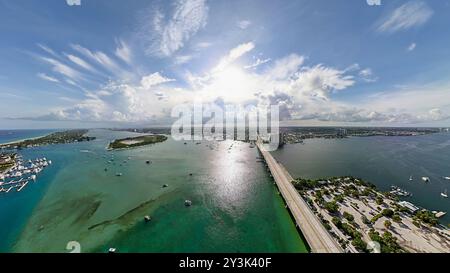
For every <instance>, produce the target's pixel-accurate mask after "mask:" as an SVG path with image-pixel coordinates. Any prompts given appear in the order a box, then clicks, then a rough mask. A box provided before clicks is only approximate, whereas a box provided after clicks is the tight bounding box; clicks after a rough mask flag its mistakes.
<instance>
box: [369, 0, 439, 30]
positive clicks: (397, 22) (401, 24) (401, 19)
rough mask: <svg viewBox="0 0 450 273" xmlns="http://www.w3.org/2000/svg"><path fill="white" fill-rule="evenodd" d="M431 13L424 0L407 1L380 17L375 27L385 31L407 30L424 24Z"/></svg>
mask: <svg viewBox="0 0 450 273" xmlns="http://www.w3.org/2000/svg"><path fill="white" fill-rule="evenodd" d="M433 13H434V12H433V10H432V9H431V8H430V7H429V6H428V4H427V3H425V2H424V1H418V0H417V1H416V0H414V1H409V2H407V3H405V4H403V5H401V6H400V7H398V8H397V9H395V10H394V11H392V12H391V13H390V14H388V15H387V16H386V17H384V18H382V19H381V20H380V21H379V22H378V23H377V24H376V29H377V31H378V32H387V33H394V32H397V31H401V30H407V29H410V28H412V27H417V26H421V25H423V24H425V23H426V22H427V21H428V20H429V19H430V18H431V17H432V16H433Z"/></svg>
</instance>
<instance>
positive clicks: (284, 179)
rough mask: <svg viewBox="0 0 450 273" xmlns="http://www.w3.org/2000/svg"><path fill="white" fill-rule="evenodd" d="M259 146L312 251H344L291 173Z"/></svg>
mask: <svg viewBox="0 0 450 273" xmlns="http://www.w3.org/2000/svg"><path fill="white" fill-rule="evenodd" d="M257 146H258V149H259V151H260V152H261V154H262V155H263V157H264V159H265V161H266V163H267V165H268V167H269V169H270V172H271V173H272V176H273V178H274V180H275V182H276V185H277V186H278V189H279V191H280V193H281V195H282V196H283V198H284V200H285V202H286V204H287V206H288V208H289V210H290V211H291V213H292V215H293V217H294V219H295V222H296V224H297V226H298V227H299V228H300V230H301V231H302V234H303V236H304V237H305V239H306V241H307V243H308V245H309V247H310V248H311V251H312V252H314V253H343V252H344V251H343V250H342V248H341V246H340V245H339V244H338V243H337V242H336V241H335V240H334V239H333V238H332V237H331V235H330V233H328V231H327V230H326V229H325V227H324V226H323V225H322V223H321V222H320V219H319V218H318V217H317V216H316V215H315V214H314V212H313V211H312V210H311V209H310V208H309V206H308V204H307V203H306V202H305V201H304V200H303V198H302V197H301V196H300V194H299V193H298V192H297V190H296V189H295V187H294V186H293V185H292V183H291V182H292V180H293V179H292V177H291V175H290V174H289V173H288V172H287V171H286V169H285V168H284V167H283V166H282V165H281V164H279V163H278V162H277V161H276V160H275V159H274V158H273V156H272V155H271V154H270V152H268V151H266V150H265V149H264V147H262V145H261V143H260V142H258V143H257Z"/></svg>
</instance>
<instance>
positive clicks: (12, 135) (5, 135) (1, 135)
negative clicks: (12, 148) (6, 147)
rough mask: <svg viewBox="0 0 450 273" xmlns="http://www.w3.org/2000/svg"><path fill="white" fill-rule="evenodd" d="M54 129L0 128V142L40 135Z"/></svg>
mask: <svg viewBox="0 0 450 273" xmlns="http://www.w3.org/2000/svg"><path fill="white" fill-rule="evenodd" d="M55 131H56V130H52V129H36V130H0V144H2V143H8V142H12V141H17V140H22V139H26V138H34V137H40V136H44V135H47V134H50V133H52V132H55Z"/></svg>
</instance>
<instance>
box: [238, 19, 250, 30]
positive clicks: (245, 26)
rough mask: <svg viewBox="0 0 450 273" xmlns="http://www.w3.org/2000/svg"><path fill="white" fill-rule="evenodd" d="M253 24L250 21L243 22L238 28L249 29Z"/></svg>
mask: <svg viewBox="0 0 450 273" xmlns="http://www.w3.org/2000/svg"><path fill="white" fill-rule="evenodd" d="M251 24H252V22H251V21H249V20H242V21H239V22H238V23H237V26H238V27H239V28H240V29H247V28H248V27H249V26H250V25H251Z"/></svg>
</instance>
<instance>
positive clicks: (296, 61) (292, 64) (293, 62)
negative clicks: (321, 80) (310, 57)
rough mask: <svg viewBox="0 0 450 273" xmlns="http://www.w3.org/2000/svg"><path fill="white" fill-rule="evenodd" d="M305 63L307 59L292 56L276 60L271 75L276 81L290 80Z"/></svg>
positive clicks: (295, 55)
mask: <svg viewBox="0 0 450 273" xmlns="http://www.w3.org/2000/svg"><path fill="white" fill-rule="evenodd" d="M304 61H305V57H303V56H299V55H297V54H291V55H289V56H286V57H284V58H282V59H279V60H276V61H275V65H274V66H273V67H272V68H271V69H270V71H269V74H270V76H271V77H272V78H274V79H289V77H291V76H292V75H293V74H294V73H295V72H297V71H298V70H299V68H300V66H301V65H302V64H303V62H304Z"/></svg>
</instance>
